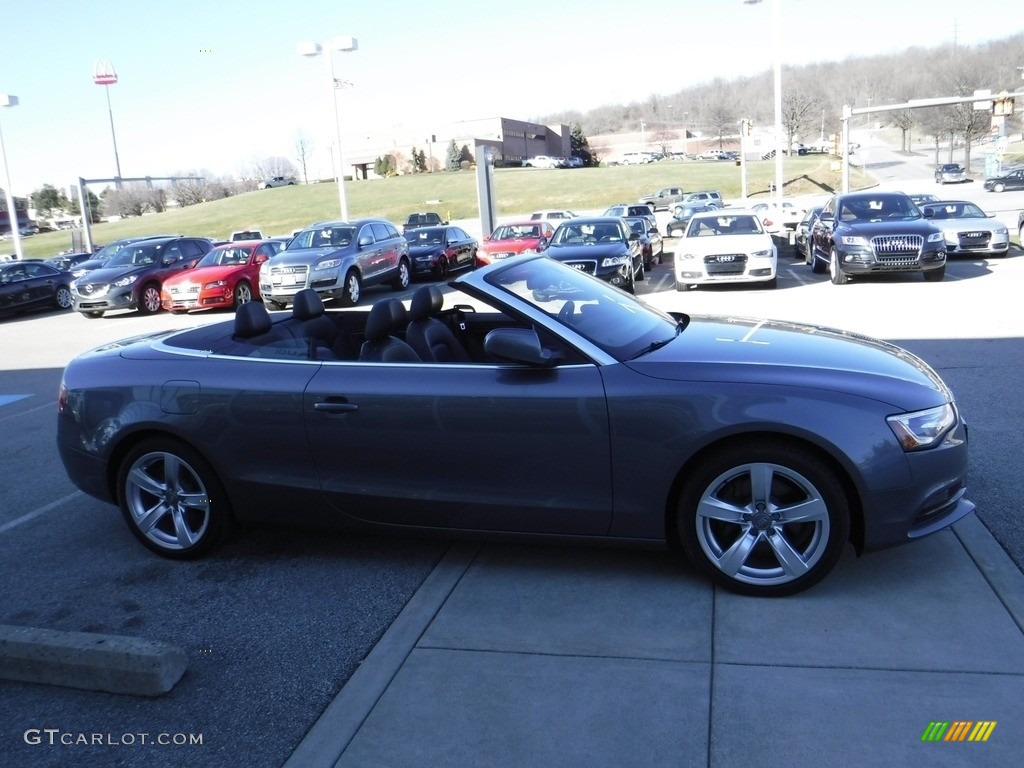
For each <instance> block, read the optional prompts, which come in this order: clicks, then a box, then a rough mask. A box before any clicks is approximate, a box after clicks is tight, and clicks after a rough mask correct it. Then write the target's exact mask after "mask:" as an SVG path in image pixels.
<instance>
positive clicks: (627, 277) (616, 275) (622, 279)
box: [562, 259, 633, 288]
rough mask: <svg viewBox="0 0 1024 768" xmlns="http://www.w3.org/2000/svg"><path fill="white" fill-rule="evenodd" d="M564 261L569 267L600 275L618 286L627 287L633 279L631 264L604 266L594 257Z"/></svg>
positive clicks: (596, 275) (595, 275)
mask: <svg viewBox="0 0 1024 768" xmlns="http://www.w3.org/2000/svg"><path fill="white" fill-rule="evenodd" d="M562 263H563V264H565V265H566V266H567V267H572V268H573V269H578V270H580V271H581V272H586V273H587V274H588V275H593V276H594V277H599V278H601V279H602V280H604V281H606V282H609V283H611V284H612V285H614V286H616V287H618V288H627V287H628V286H629V284H630V283H631V282H632V279H633V271H632V269H631V267H630V265H629V264H617V265H614V266H611V267H602V266H601V265H600V263H599V262H597V261H595V260H593V259H573V260H571V261H564V262H562Z"/></svg>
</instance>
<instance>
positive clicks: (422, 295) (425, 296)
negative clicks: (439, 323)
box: [409, 285, 444, 323]
mask: <svg viewBox="0 0 1024 768" xmlns="http://www.w3.org/2000/svg"><path fill="white" fill-rule="evenodd" d="M443 306H444V294H443V293H441V289H440V288H438V287H437V286H436V285H424V286H422V287H421V288H417V289H416V293H414V294H413V295H412V302H411V303H410V304H409V321H410V322H413V323H415V322H416V321H418V320H425V319H426V318H428V317H434V316H435V315H439V314H441V307H443Z"/></svg>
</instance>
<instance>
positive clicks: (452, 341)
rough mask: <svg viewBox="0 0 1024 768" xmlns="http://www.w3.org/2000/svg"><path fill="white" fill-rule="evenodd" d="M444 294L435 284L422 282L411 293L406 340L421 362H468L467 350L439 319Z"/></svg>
mask: <svg viewBox="0 0 1024 768" xmlns="http://www.w3.org/2000/svg"><path fill="white" fill-rule="evenodd" d="M443 306H444V294H442V293H441V289H440V288H438V287H437V286H436V285H424V286H423V287H422V288H419V289H417V291H416V293H414V294H413V297H412V303H411V305H410V306H409V327H408V328H406V331H405V340H406V342H407V343H408V344H409V346H411V347H412V348H413V349H414V350H416V354H418V355H419V356H420V359H421V360H423V361H424V362H428V363H429V362H434V363H468V362H471V358H470V356H469V353H468V352H466V348H465V347H463V346H462V343H461V342H460V341H459V340H458V338H456V336H455V334H454V333H453V332H452V329H451V328H449V327H448V326H447V325H445V323H444V322H443V321H441V320H439V319H438V318H439V317H440V315H441V308H442V307H443Z"/></svg>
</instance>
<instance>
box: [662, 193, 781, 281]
mask: <svg viewBox="0 0 1024 768" xmlns="http://www.w3.org/2000/svg"><path fill="white" fill-rule="evenodd" d="M778 261H779V253H778V250H777V249H776V247H775V242H774V241H773V240H772V236H771V235H770V234H768V232H767V231H766V230H765V228H764V226H763V225H762V224H761V218H760V217H759V216H758V215H757V214H756V213H755V212H754V211H750V210H739V209H736V210H734V209H732V208H727V209H723V210H720V211H705V212H703V213H696V214H694V215H693V218H691V219H690V223H689V225H688V226H687V228H686V232H685V234H684V235H683V238H682V240H681V241H680V242H679V245H678V247H677V249H676V256H675V282H676V290H677V291H686V290H689V289H690V288H694V287H696V286H698V285H711V284H713V283H758V284H760V285H761V286H763V287H764V288H774V287H775V275H776V270H777V268H778Z"/></svg>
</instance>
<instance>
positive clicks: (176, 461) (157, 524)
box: [117, 437, 231, 560]
mask: <svg viewBox="0 0 1024 768" xmlns="http://www.w3.org/2000/svg"><path fill="white" fill-rule="evenodd" d="M117 490H118V501H119V503H120V505H121V512H122V514H123V515H124V519H125V522H127V523H128V528H129V529H130V530H131V532H132V534H134V536H135V537H136V538H137V539H138V540H139V541H140V542H142V544H143V545H145V546H146V547H147V548H149V549H150V550H152V551H153V552H156V553H157V554H159V555H163V556H164V557H169V558H174V559H178V560H185V559H190V558H194V557H199V556H200V555H202V554H203V553H205V552H206V551H208V550H209V549H210V547H212V546H213V545H214V544H215V543H216V542H217V541H218V540H219V539H220V538H222V537H223V536H224V535H225V534H226V533H227V532H228V530H229V527H230V524H231V508H230V505H229V503H228V498H227V494H226V493H225V491H224V488H223V486H222V485H221V483H220V481H219V479H218V478H217V475H216V473H215V472H214V471H213V468H212V467H211V466H210V465H209V464H208V463H207V462H206V460H205V459H204V458H203V457H202V456H200V455H199V453H198V452H196V451H195V450H193V449H192V448H191V447H189V446H188V445H186V444H185V443H182V442H180V441H178V440H174V439H173V438H163V437H156V438H150V439H147V440H144V441H142V442H141V443H139V444H138V445H137V446H135V447H134V448H133V449H132V450H130V451H129V452H128V454H127V455H126V456H125V457H124V460H123V461H122V462H121V466H120V469H119V471H118V481H117Z"/></svg>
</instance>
